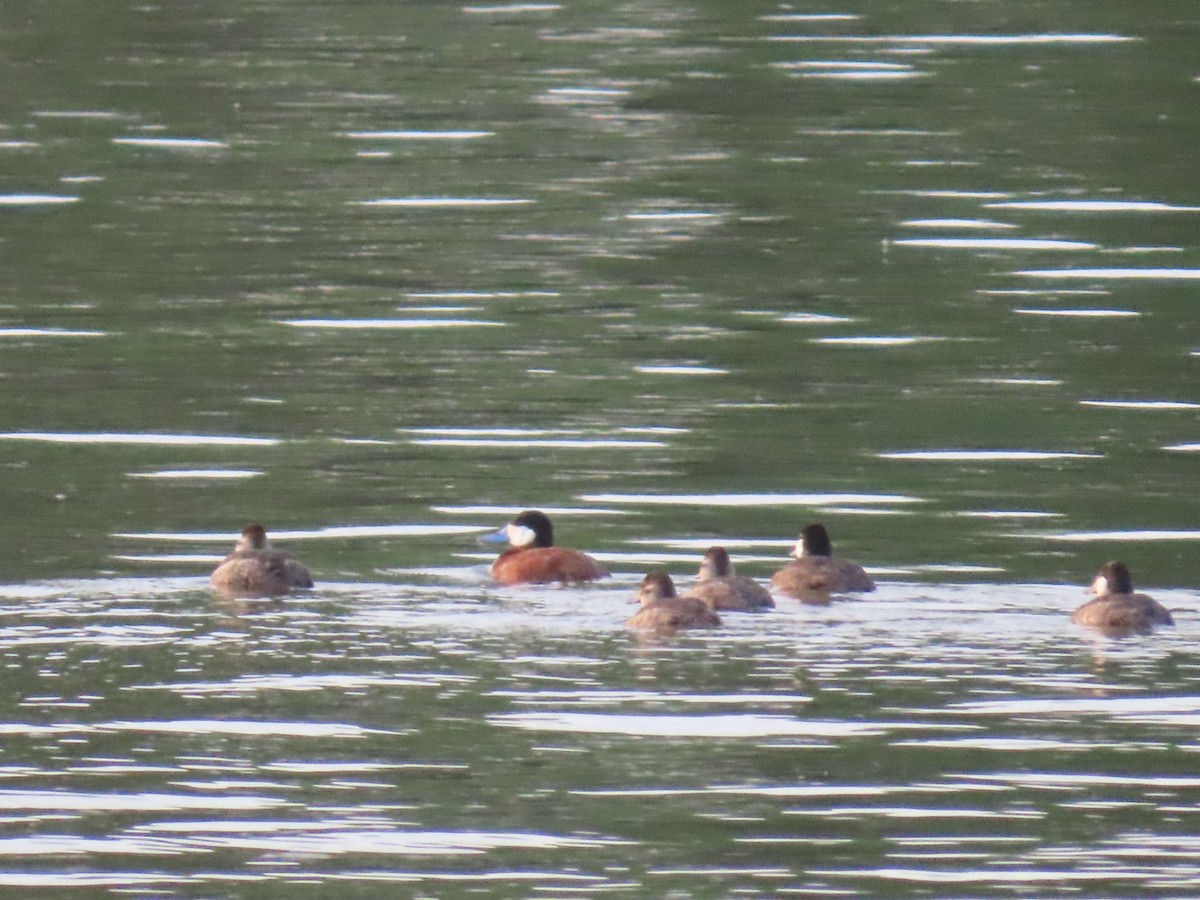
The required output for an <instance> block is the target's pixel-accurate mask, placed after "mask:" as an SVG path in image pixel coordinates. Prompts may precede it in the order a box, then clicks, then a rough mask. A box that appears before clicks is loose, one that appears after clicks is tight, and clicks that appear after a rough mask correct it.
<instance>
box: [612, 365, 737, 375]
mask: <svg viewBox="0 0 1200 900" xmlns="http://www.w3.org/2000/svg"><path fill="white" fill-rule="evenodd" d="M633 369H634V371H635V372H641V373H642V374H643V375H728V374H729V370H728V369H718V368H716V367H713V366H634V367H633Z"/></svg>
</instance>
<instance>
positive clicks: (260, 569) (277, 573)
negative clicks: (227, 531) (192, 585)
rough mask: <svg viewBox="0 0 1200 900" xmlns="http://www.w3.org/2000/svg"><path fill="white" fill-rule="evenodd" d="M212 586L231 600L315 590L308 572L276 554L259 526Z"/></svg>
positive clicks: (248, 531)
mask: <svg viewBox="0 0 1200 900" xmlns="http://www.w3.org/2000/svg"><path fill="white" fill-rule="evenodd" d="M209 581H210V582H211V583H212V586H213V587H214V588H216V589H217V590H218V591H220V592H221V593H222V594H225V595H228V596H230V597H247V598H250V597H278V596H280V595H282V594H287V593H290V592H291V591H293V590H296V589H299V588H310V587H312V586H313V580H312V575H310V574H309V572H308V568H307V567H306V566H305V565H304V564H303V563H302V562H300V561H299V560H298V559H296V558H295V557H293V556H292V555H291V554H288V553H284V552H282V551H281V550H276V549H275V548H274V547H272V546H271V542H270V541H269V540H268V539H267V531H266V529H265V528H263V527H262V526H261V525H259V524H258V523H257V522H252V523H251V524H249V525H247V526H246V527H245V528H243V529H242V536H241V537H240V538H238V541H237V543H236V544H235V545H234V548H233V552H232V553H230V554H229V555H228V556H227V557H225V559H224V560H223V561H222V562H221V564H220V565H219V566H217V568H216V569H215V570H214V571H213V573H212V575H211V576H210V577H209Z"/></svg>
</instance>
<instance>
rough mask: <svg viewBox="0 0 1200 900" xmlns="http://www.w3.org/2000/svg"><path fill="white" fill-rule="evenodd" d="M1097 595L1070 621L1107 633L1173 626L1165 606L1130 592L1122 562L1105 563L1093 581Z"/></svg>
mask: <svg viewBox="0 0 1200 900" xmlns="http://www.w3.org/2000/svg"><path fill="white" fill-rule="evenodd" d="M1091 591H1092V593H1094V594H1095V595H1096V598H1095V599H1094V600H1090V601H1088V602H1087V603H1085V604H1083V606H1081V607H1079V609H1077V610H1075V612H1073V613H1071V621H1072V622H1074V623H1075V624H1076V625H1088V626H1091V627H1093V628H1100V629H1104V630H1108V631H1149V630H1150V629H1151V628H1153V627H1154V626H1155V625H1174V624H1175V620H1174V619H1173V618H1171V613H1170V612H1169V611H1168V610H1167V608H1166V607H1165V606H1163V605H1162V604H1161V603H1159V602H1158V601H1157V600H1155V599H1154V598H1153V597H1150V596H1148V595H1146V594H1135V593H1134V592H1133V577H1132V576H1131V575H1130V574H1129V567H1128V566H1126V565H1125V563H1123V562H1107V563H1105V564H1104V565H1102V566H1101V567H1100V571H1099V572H1097V573H1096V578H1095V579H1094V580H1093V581H1092V587H1091Z"/></svg>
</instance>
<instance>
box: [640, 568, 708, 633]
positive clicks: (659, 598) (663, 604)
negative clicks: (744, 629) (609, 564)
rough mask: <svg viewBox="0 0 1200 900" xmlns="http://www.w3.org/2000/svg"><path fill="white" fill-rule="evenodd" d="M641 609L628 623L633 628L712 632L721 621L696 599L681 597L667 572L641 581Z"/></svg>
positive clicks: (650, 575)
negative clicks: (705, 630) (703, 630)
mask: <svg viewBox="0 0 1200 900" xmlns="http://www.w3.org/2000/svg"><path fill="white" fill-rule="evenodd" d="M637 599H638V603H640V604H641V605H642V608H641V609H639V610H638V611H637V612H636V613H634V614H633V615H632V616H630V617H629V620H628V621H627V622H626V623H625V624H626V625H627V626H628V627H630V628H653V629H655V630H656V631H674V630H676V629H678V628H712V627H714V626H716V625H720V624H721V618H720V616H718V615H717V614H716V613H715V612H713V611H712V610H711V609H709V608H708V606H706V605H705V604H704V603H703V602H701V601H700V600H697V599H696V598H694V597H680V596H679V595H678V594H676V593H675V583H674V582H673V581H671V576H670V575H668V574H667V573H666V572H651V573H650V574H649V575H647V576H646V577H645V578H643V579H642V586H641V589H640V590H639V591H638V597H637Z"/></svg>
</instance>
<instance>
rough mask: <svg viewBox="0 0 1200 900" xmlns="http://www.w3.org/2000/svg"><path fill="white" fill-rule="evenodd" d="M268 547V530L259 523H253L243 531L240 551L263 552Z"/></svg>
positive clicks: (239, 545)
mask: <svg viewBox="0 0 1200 900" xmlns="http://www.w3.org/2000/svg"><path fill="white" fill-rule="evenodd" d="M266 546H267V529H265V528H263V527H262V526H261V525H259V524H258V523H257V522H251V523H250V524H249V525H247V526H246V527H245V528H243V529H242V537H241V539H240V540H239V541H238V549H239V550H262V549H264V548H265V547H266Z"/></svg>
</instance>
